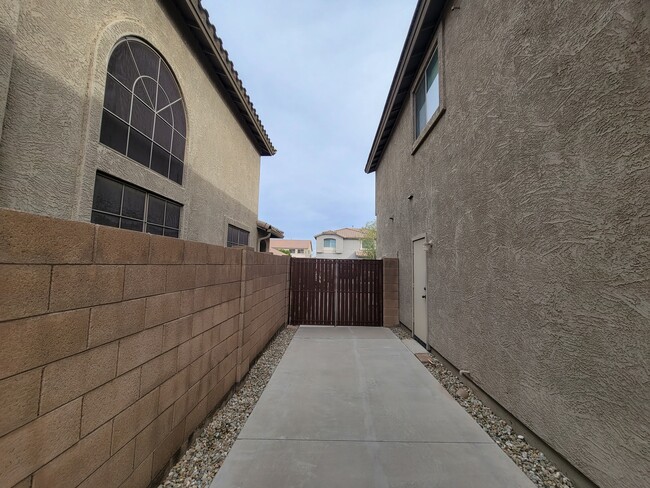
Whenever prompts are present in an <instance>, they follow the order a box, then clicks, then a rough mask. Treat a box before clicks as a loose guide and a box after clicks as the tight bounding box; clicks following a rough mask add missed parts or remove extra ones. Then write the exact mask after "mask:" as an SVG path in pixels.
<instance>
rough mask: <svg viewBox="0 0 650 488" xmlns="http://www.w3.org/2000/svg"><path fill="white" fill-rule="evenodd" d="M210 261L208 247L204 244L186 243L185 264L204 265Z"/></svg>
mask: <svg viewBox="0 0 650 488" xmlns="http://www.w3.org/2000/svg"><path fill="white" fill-rule="evenodd" d="M207 261H208V245H207V244H205V243H203V242H195V241H185V248H184V252H183V262H184V263H185V264H204V263H206V262H207Z"/></svg>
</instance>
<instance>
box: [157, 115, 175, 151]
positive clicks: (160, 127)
mask: <svg viewBox="0 0 650 488" xmlns="http://www.w3.org/2000/svg"><path fill="white" fill-rule="evenodd" d="M153 140H154V141H155V142H156V143H158V144H159V145H160V146H162V147H163V149H165V150H166V151H167V153H168V154H169V152H170V150H171V147H172V127H171V125H169V124H168V123H167V122H165V121H164V120H163V119H162V118H161V117H156V129H155V131H154V136H153Z"/></svg>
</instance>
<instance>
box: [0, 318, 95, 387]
mask: <svg viewBox="0 0 650 488" xmlns="http://www.w3.org/2000/svg"><path fill="white" fill-rule="evenodd" d="M89 315H90V310H88V309H86V310H74V311H72V312H63V313H54V314H49V315H41V316H40V317H32V318H29V319H22V320H14V321H11V322H6V323H4V324H2V325H0V344H2V347H0V378H4V377H7V376H11V375H14V374H16V373H20V372H22V371H26V370H28V369H31V368H35V367H37V366H42V365H44V364H47V363H50V362H52V361H56V360H57V359H60V358H63V357H66V356H70V355H72V354H75V353H77V352H80V351H83V350H84V349H85V348H86V341H87V337H88V320H89Z"/></svg>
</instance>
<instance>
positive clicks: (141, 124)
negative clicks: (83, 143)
mask: <svg viewBox="0 0 650 488" xmlns="http://www.w3.org/2000/svg"><path fill="white" fill-rule="evenodd" d="M185 134H186V132H185V108H184V106H183V99H182V97H181V93H180V90H179V89H178V84H177V83H176V79H175V78H174V75H173V74H172V72H171V70H170V69H169V66H167V63H165V61H164V60H163V59H162V57H161V56H160V54H158V53H157V52H156V51H154V50H153V49H152V48H151V47H150V46H149V45H147V44H145V43H144V42H142V41H141V40H139V39H136V38H133V37H126V38H124V39H121V40H120V41H119V42H118V43H117V44H116V45H115V48H114V49H113V52H112V53H111V57H110V59H109V61H108V74H107V75H106V92H105V94H104V113H103V115H102V128H101V134H100V138H99V139H100V142H101V143H102V144H105V145H107V146H109V147H111V148H113V149H115V150H116V151H119V152H121V153H122V154H124V155H126V156H127V157H129V158H131V159H133V160H135V161H137V162H138V163H141V164H143V165H145V166H146V167H147V168H151V169H152V170H154V171H156V172H157V173H160V174H161V175H163V176H165V177H167V178H169V179H171V180H173V181H175V182H176V183H179V184H180V183H182V181H183V161H184V158H185Z"/></svg>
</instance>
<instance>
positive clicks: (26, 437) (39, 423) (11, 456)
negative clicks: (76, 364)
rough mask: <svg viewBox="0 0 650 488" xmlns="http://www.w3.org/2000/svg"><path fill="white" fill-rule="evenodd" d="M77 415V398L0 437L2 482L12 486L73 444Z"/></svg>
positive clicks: (78, 404) (75, 434)
mask: <svg viewBox="0 0 650 488" xmlns="http://www.w3.org/2000/svg"><path fill="white" fill-rule="evenodd" d="M80 417H81V398H79V399H77V400H74V401H72V402H70V403H68V404H66V405H64V406H62V407H60V408H57V409H56V410H54V411H52V412H50V413H48V414H47V415H43V416H42V417H39V418H37V419H36V420H34V421H33V422H30V423H28V424H27V425H24V426H23V427H21V428H19V429H16V430H14V431H13V432H11V433H9V434H7V435H6V436H4V437H1V438H0V473H2V483H3V485H4V486H13V485H15V484H16V483H18V482H19V481H21V480H23V479H24V478H26V477H27V476H29V475H30V474H31V473H33V472H34V471H36V470H37V469H39V468H40V467H42V466H44V465H45V464H47V463H48V462H50V461H51V460H52V459H54V458H55V457H57V456H58V455H59V454H61V453H62V452H63V451H65V450H66V449H68V448H69V447H70V446H72V445H73V444H75V443H76V442H77V441H78V440H79V419H80ZM52 432H56V435H52Z"/></svg>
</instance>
